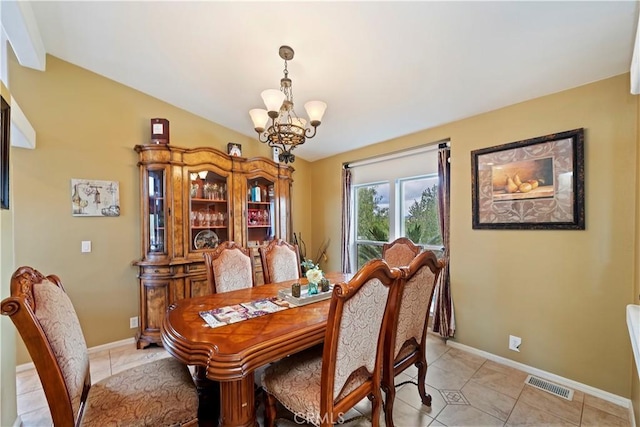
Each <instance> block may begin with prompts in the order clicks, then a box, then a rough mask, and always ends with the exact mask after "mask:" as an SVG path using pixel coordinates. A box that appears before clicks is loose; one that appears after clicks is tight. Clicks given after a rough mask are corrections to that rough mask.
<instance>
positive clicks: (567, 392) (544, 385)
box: [524, 375, 573, 400]
mask: <svg viewBox="0 0 640 427" xmlns="http://www.w3.org/2000/svg"><path fill="white" fill-rule="evenodd" d="M524 383H525V384H528V385H530V386H532V387H535V388H539V389H540V390H542V391H546V392H547V393H551V394H553V395H555V396H558V397H561V398H563V399H567V400H573V390H571V389H569V388H566V387H562V386H560V385H557V384H554V383H551V382H549V381H547V380H543V379H542V378H538V377H534V376H533V375H529V376H528V377H527V379H526V380H525V382H524Z"/></svg>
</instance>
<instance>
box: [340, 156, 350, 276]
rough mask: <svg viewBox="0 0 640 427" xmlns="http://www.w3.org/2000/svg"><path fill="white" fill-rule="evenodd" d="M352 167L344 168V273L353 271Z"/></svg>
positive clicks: (342, 238)
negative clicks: (350, 253)
mask: <svg viewBox="0 0 640 427" xmlns="http://www.w3.org/2000/svg"><path fill="white" fill-rule="evenodd" d="M350 238H351V169H349V166H347V165H345V166H344V167H343V168H342V236H341V239H340V242H341V243H340V244H341V245H342V247H341V251H342V254H341V257H340V258H341V261H340V263H341V268H342V272H343V273H351V257H350V255H349V246H350V244H351V242H350V241H349V240H350Z"/></svg>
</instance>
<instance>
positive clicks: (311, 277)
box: [305, 265, 324, 295]
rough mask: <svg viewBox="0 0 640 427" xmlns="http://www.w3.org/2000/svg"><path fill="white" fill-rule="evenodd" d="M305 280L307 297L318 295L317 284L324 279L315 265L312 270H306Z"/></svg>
mask: <svg viewBox="0 0 640 427" xmlns="http://www.w3.org/2000/svg"><path fill="white" fill-rule="evenodd" d="M305 276H306V277H307V280H308V281H309V295H314V294H317V293H318V283H320V282H321V281H322V279H324V274H323V273H322V270H320V269H319V268H318V266H317V265H315V266H314V267H313V268H311V269H309V270H307V272H306V273H305Z"/></svg>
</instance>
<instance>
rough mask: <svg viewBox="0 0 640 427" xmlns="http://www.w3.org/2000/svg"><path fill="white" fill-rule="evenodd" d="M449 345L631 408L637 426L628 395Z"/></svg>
mask: <svg viewBox="0 0 640 427" xmlns="http://www.w3.org/2000/svg"><path fill="white" fill-rule="evenodd" d="M447 345H448V346H451V347H453V348H457V349H460V350H463V351H466V352H468V353H472V354H476V355H478V356H481V357H484V358H485V359H489V360H493V361H494V362H497V363H500V364H502V365H507V366H510V367H512V368H515V369H518V370H520V371H524V372H526V373H528V374H531V375H535V376H538V377H541V378H544V379H547V380H549V381H552V382H555V383H557V384H560V385H564V386H567V387H570V388H573V389H575V390H579V391H581V392H583V393H587V394H590V395H592V396H595V397H599V398H600V399H603V400H606V401H608V402H611V403H614V404H616V405H618V406H622V407H624V408H630V409H629V410H630V412H631V420H632V427H635V421H634V417H633V405H632V404H631V399H627V398H626V397H622V396H618V395H616V394H613V393H609V392H608V391H604V390H600V389H598V388H595V387H591V386H590V385H586V384H582V383H579V382H577V381H573V380H570V379H568V378H564V377H561V376H559V375H556V374H552V373H551V372H547V371H543V370H542V369H538V368H534V367H533V366H529V365H525V364H524V363H520V362H515V361H513V360H511V359H507V358H506V357H502V356H497V355H495V354H492V353H488V352H486V351H483V350H478V349H477V348H473V347H469V346H468V345H464V344H460V343H457V342H455V341H451V340H447Z"/></svg>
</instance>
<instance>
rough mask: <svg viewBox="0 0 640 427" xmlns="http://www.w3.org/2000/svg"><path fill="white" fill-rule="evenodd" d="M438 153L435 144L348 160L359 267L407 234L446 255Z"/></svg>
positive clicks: (422, 244) (423, 244) (437, 253)
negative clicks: (368, 158) (439, 192)
mask: <svg viewBox="0 0 640 427" xmlns="http://www.w3.org/2000/svg"><path fill="white" fill-rule="evenodd" d="M437 153H438V151H437V145H436V146H430V147H422V148H421V149H418V150H412V151H411V152H405V153H400V154H399V155H398V156H391V158H387V159H374V160H371V161H363V162H359V163H355V164H351V165H349V167H350V168H352V174H353V175H352V176H353V187H352V188H353V194H352V198H351V200H352V204H353V206H352V212H353V217H354V222H353V224H354V225H355V226H354V227H353V234H354V235H353V237H354V239H353V241H354V243H355V244H354V246H353V249H354V252H355V256H354V257H352V259H354V260H355V264H356V265H355V266H354V267H355V269H356V270H357V269H360V268H361V267H362V266H363V265H364V264H365V263H366V262H367V261H369V260H370V259H374V258H380V257H381V256H382V245H383V244H384V243H386V242H390V241H392V240H395V239H396V238H398V237H403V236H405V237H408V238H410V239H411V240H412V241H413V242H414V243H416V244H418V245H420V246H421V247H423V248H424V249H429V250H432V251H434V252H435V254H436V256H438V257H440V256H442V249H443V247H442V236H441V234H440V223H439V217H438V155H437ZM352 253H353V252H352Z"/></svg>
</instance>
